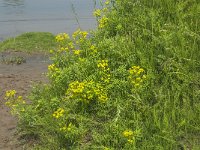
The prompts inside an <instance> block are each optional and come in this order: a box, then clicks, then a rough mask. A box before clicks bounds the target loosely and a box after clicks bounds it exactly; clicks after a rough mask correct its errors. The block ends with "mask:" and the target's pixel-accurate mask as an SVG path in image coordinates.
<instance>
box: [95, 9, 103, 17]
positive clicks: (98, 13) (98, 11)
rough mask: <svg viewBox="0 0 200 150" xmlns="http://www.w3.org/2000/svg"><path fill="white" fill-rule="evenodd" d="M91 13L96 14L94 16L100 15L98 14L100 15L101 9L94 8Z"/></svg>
mask: <svg viewBox="0 0 200 150" xmlns="http://www.w3.org/2000/svg"><path fill="white" fill-rule="evenodd" d="M93 15H94V16H96V17H100V16H101V10H100V9H96V10H95V11H94V12H93Z"/></svg>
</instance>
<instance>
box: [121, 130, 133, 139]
mask: <svg viewBox="0 0 200 150" xmlns="http://www.w3.org/2000/svg"><path fill="white" fill-rule="evenodd" d="M123 136H124V137H126V138H128V137H131V136H133V131H132V130H125V131H124V132H123Z"/></svg>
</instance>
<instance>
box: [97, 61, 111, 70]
mask: <svg viewBox="0 0 200 150" xmlns="http://www.w3.org/2000/svg"><path fill="white" fill-rule="evenodd" d="M97 67H98V68H100V69H103V70H109V68H108V60H98V64H97Z"/></svg>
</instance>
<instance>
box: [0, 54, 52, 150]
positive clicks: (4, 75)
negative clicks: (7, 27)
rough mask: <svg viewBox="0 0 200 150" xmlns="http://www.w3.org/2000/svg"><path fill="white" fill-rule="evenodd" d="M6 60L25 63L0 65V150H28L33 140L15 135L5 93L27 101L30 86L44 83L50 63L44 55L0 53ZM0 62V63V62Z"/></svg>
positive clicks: (14, 121) (15, 122)
mask: <svg viewBox="0 0 200 150" xmlns="http://www.w3.org/2000/svg"><path fill="white" fill-rule="evenodd" d="M0 54H1V55H2V56H4V57H5V59H6V58H13V57H19V56H20V57H23V58H24V59H25V60H26V62H25V63H22V64H20V65H17V64H5V63H0V83H1V84H0V114H1V115H0V150H12V149H14V150H22V149H28V147H29V146H31V145H33V144H34V140H33V139H26V138H22V137H20V136H19V135H18V134H17V132H16V131H17V129H16V126H17V118H15V117H14V116H12V115H11V113H10V110H9V109H8V108H7V107H6V106H5V100H4V96H5V92H6V91H8V90H13V89H14V90H16V91H17V95H21V96H23V97H24V98H26V99H28V98H27V96H28V94H29V93H30V91H31V88H32V85H34V84H39V83H46V82H47V78H46V76H45V72H47V66H48V64H49V63H50V61H49V59H48V56H47V55H45V54H44V53H32V54H28V53H25V52H0ZM0 62H1V61H0Z"/></svg>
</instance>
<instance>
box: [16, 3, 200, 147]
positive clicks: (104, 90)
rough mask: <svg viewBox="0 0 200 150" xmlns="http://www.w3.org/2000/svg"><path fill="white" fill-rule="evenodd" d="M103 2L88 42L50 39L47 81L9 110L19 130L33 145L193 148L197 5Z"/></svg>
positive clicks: (197, 125) (198, 90)
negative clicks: (52, 47)
mask: <svg viewBox="0 0 200 150" xmlns="http://www.w3.org/2000/svg"><path fill="white" fill-rule="evenodd" d="M104 7H105V8H106V9H102V10H100V12H98V10H97V11H96V13H95V14H96V15H97V20H98V22H99V26H98V29H97V30H95V31H94V32H93V33H91V35H90V38H89V39H88V38H86V36H87V32H84V31H79V30H78V31H77V32H75V33H74V35H73V38H69V37H68V35H66V34H61V35H58V36H57V41H58V42H59V43H60V47H59V48H58V49H57V50H55V51H52V53H54V57H53V58H52V59H53V61H54V63H53V64H52V65H51V66H49V73H48V77H49V79H50V83H49V84H48V85H43V86H39V87H36V88H34V89H33V92H32V94H31V95H30V99H31V101H32V103H31V104H29V105H26V107H24V109H25V110H24V111H23V112H20V113H17V114H18V117H19V129H20V131H21V134H22V135H32V136H33V135H34V137H36V138H37V139H38V141H40V142H39V145H40V146H39V147H37V148H38V149H81V150H82V149H113V150H114V149H115V150H121V149H125V150H126V149H127V150H130V149H131V150H134V149H141V150H142V149H147V150H151V149H152V150H155V149H159V150H160V149H166V150H169V149H171V150H176V149H177V150H181V149H199V148H200V145H199V142H200V118H199V114H200V103H199V99H200V82H199V81H200V63H199V60H198V59H199V58H200V52H199V45H200V36H199V32H200V30H199V26H198V24H199V20H200V19H199V16H200V15H199V13H200V5H199V2H198V1H197V0H179V1H174V0H168V1H164V0H123V1H121V0H115V1H106V4H104ZM19 108H21V107H19ZM17 112H18V111H17Z"/></svg>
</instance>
